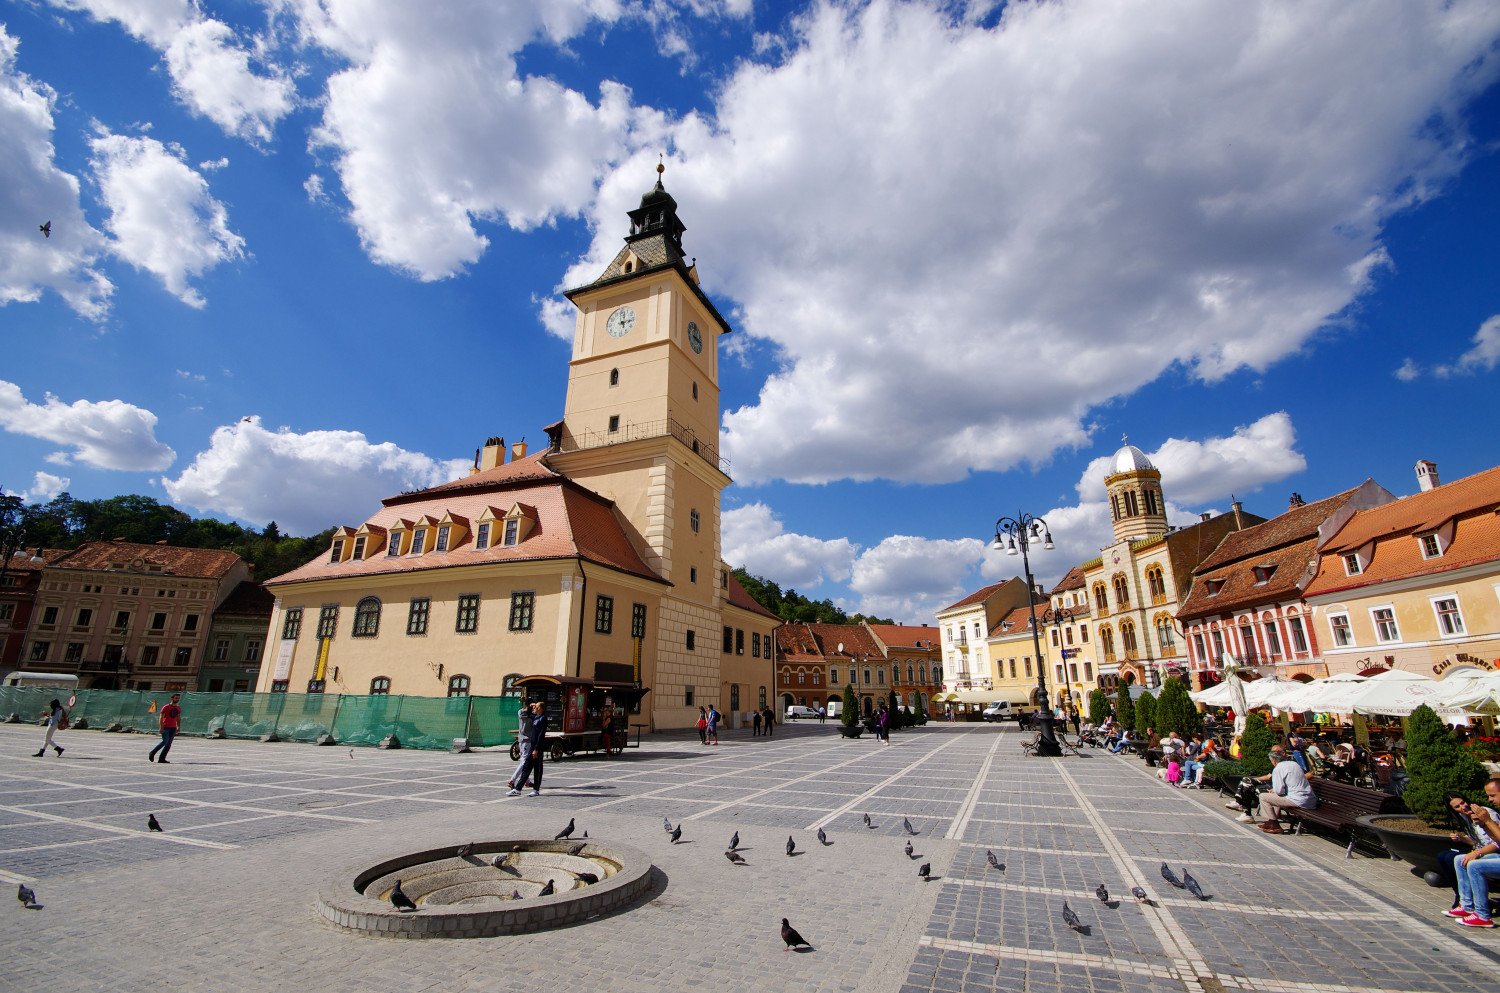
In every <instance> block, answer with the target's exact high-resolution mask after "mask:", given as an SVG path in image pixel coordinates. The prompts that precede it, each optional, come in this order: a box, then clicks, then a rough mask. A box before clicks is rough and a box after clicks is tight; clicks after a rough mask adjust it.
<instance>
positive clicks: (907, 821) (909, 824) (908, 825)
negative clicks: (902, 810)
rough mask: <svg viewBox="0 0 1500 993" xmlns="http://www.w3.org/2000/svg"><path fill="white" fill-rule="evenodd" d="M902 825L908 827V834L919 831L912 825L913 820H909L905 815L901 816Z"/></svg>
mask: <svg viewBox="0 0 1500 993" xmlns="http://www.w3.org/2000/svg"><path fill="white" fill-rule="evenodd" d="M901 826H902V827H904V828H906V833H907V834H916V833H917V829H916V828H914V827H912V826H911V821H910V820H908V819H907V818H905V817H903V818H901Z"/></svg>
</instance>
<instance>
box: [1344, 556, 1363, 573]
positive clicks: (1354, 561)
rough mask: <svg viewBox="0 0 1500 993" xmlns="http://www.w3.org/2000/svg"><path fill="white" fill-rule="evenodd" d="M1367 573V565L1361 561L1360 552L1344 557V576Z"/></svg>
mask: <svg viewBox="0 0 1500 993" xmlns="http://www.w3.org/2000/svg"><path fill="white" fill-rule="evenodd" d="M1364 571H1365V564H1364V563H1363V562H1362V561H1360V558H1359V553H1358V552H1350V553H1349V554H1348V555H1345V556H1344V575H1346V576H1358V575H1359V574H1360V573H1362V572H1364Z"/></svg>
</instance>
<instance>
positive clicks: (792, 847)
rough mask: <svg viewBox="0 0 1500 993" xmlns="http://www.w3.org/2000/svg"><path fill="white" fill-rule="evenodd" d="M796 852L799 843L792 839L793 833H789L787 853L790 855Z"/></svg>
mask: <svg viewBox="0 0 1500 993" xmlns="http://www.w3.org/2000/svg"><path fill="white" fill-rule="evenodd" d="M796 852H797V843H796V842H795V841H793V840H792V836H791V835H787V836H786V853H787V854H788V855H795V854H796Z"/></svg>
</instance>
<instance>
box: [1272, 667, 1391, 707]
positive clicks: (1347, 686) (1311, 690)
mask: <svg viewBox="0 0 1500 993" xmlns="http://www.w3.org/2000/svg"><path fill="white" fill-rule="evenodd" d="M1368 678H1369V677H1368V676H1361V675H1359V674H1358V673H1353V672H1340V673H1336V674H1334V675H1332V676H1328V677H1326V678H1324V679H1315V680H1313V681H1312V682H1310V683H1298V684H1296V685H1295V686H1291V687H1288V688H1287V690H1286V692H1285V693H1283V694H1280V696H1279V702H1278V704H1277V706H1278V708H1279V709H1281V710H1290V711H1292V712H1294V713H1299V714H1301V713H1307V712H1309V711H1313V712H1317V713H1323V714H1336V713H1341V711H1339V710H1338V708H1337V707H1336V706H1334V704H1336V703H1338V702H1339V701H1341V700H1343V699H1345V698H1347V697H1349V696H1350V695H1351V694H1353V693H1354V692H1355V690H1356V689H1357V688H1358V686H1359V684H1360V683H1363V682H1364V681H1365V680H1366V679H1368ZM1344 713H1347V711H1344Z"/></svg>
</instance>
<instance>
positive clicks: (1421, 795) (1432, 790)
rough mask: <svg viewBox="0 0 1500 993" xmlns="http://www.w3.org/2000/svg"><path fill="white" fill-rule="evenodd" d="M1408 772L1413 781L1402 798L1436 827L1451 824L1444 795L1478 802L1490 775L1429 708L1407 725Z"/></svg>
mask: <svg viewBox="0 0 1500 993" xmlns="http://www.w3.org/2000/svg"><path fill="white" fill-rule="evenodd" d="M1406 772H1407V775H1409V776H1410V777H1411V781H1410V782H1408V783H1407V784H1406V792H1405V793H1404V794H1402V797H1403V799H1405V800H1406V806H1407V808H1408V809H1410V810H1411V812H1412V813H1413V814H1416V815H1417V816H1418V817H1420V818H1421V819H1422V820H1424V821H1426V822H1427V823H1428V824H1430V825H1431V826H1433V827H1442V826H1443V825H1446V824H1447V823H1448V821H1449V817H1450V812H1449V810H1448V803H1447V801H1445V800H1444V799H1443V794H1444V793H1458V794H1461V795H1463V796H1465V797H1468V798H1469V799H1471V800H1473V799H1478V798H1479V796H1480V793H1481V791H1482V789H1483V787H1484V781H1485V780H1486V779H1488V778H1489V772H1488V771H1487V770H1486V769H1485V768H1484V766H1483V765H1481V764H1480V763H1479V760H1478V759H1476V758H1475V757H1474V756H1473V755H1471V754H1470V753H1469V752H1467V751H1466V750H1465V749H1464V748H1463V746H1462V745H1460V744H1459V743H1458V738H1457V737H1455V736H1454V734H1453V732H1452V731H1451V730H1449V728H1448V725H1446V724H1444V723H1443V722H1442V720H1441V719H1440V718H1439V717H1438V715H1437V714H1436V713H1434V712H1433V709H1432V708H1431V707H1428V706H1426V705H1425V704H1424V705H1423V706H1421V707H1418V708H1417V709H1416V710H1413V711H1412V712H1411V716H1410V717H1409V718H1407V721H1406Z"/></svg>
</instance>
